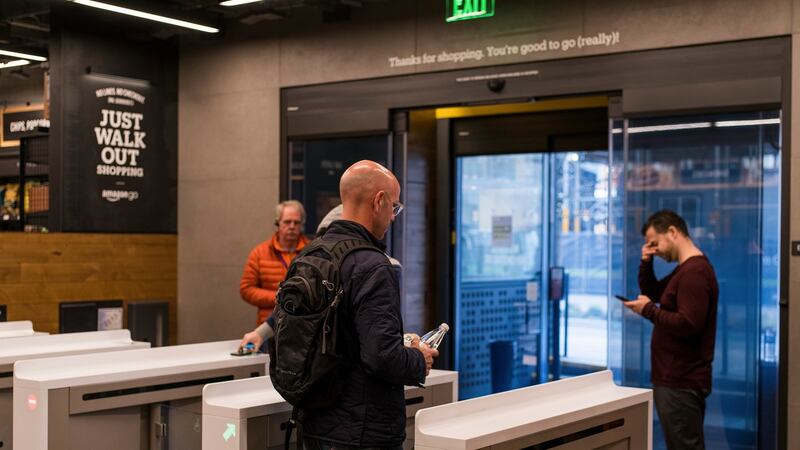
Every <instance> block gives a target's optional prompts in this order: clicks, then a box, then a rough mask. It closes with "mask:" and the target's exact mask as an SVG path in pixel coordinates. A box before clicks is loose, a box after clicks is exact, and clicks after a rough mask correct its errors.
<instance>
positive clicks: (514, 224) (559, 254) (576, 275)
mask: <svg viewBox="0 0 800 450" xmlns="http://www.w3.org/2000/svg"><path fill="white" fill-rule="evenodd" d="M456 170H457V175H456V180H457V185H456V202H457V211H456V214H457V219H458V220H457V229H456V237H457V238H456V322H457V326H456V327H455V332H456V342H457V348H456V362H457V369H458V371H459V391H460V397H461V398H462V399H466V398H472V397H476V396H481V395H486V394H490V393H494V392H500V391H504V390H508V389H514V388H518V387H523V386H529V385H532V384H537V383H541V382H545V381H551V380H554V379H558V378H560V377H562V376H573V375H578V374H583V373H587V372H590V371H594V370H600V369H603V368H604V367H605V366H606V360H605V355H606V347H607V345H606V332H607V320H606V317H607V302H608V300H607V296H606V294H605V292H606V290H607V284H608V281H607V280H608V273H607V262H608V246H607V244H606V243H607V241H608V233H607V221H608V152H607V151H605V150H602V151H582V152H558V153H523V154H507V155H482V156H464V157H459V158H458V159H457V160H456Z"/></svg>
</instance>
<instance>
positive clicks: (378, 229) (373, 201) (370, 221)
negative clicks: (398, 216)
mask: <svg viewBox="0 0 800 450" xmlns="http://www.w3.org/2000/svg"><path fill="white" fill-rule="evenodd" d="M339 195H340V197H341V198H342V219H345V220H352V221H354V222H358V223H360V224H361V225H363V226H364V227H366V228H367V230H369V231H370V232H371V233H372V234H373V235H374V236H375V237H377V238H378V239H381V238H382V237H383V235H384V234H385V232H386V229H387V228H388V226H389V224H390V222H391V221H392V220H393V218H394V216H393V215H392V209H393V203H394V202H396V201H398V200H399V197H400V184H399V183H398V182H397V178H395V176H394V174H392V172H390V171H389V169H387V168H386V167H383V166H382V165H380V164H378V163H376V162H375V161H368V160H363V161H359V162H357V163H355V164H353V165H352V166H350V167H348V168H347V170H345V172H344V174H342V179H341V180H340V181H339Z"/></svg>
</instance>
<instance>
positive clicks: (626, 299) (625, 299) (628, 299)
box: [614, 295, 633, 302]
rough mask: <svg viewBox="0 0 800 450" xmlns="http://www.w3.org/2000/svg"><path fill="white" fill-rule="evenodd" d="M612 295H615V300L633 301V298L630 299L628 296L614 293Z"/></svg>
mask: <svg viewBox="0 0 800 450" xmlns="http://www.w3.org/2000/svg"><path fill="white" fill-rule="evenodd" d="M614 297H616V299H617V300H620V301H623V302H632V301H633V299H630V298H627V297H623V296H621V295H615V296H614Z"/></svg>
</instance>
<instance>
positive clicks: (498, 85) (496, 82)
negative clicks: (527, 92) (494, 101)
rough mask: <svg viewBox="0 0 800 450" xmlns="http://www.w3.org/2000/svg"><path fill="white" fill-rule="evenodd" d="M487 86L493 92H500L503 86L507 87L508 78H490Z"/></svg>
mask: <svg viewBox="0 0 800 450" xmlns="http://www.w3.org/2000/svg"><path fill="white" fill-rule="evenodd" d="M486 87H488V88H489V90H490V91H492V92H494V93H496V94H499V93H500V91H502V90H503V88H504V87H506V80H503V79H500V78H495V79H493V80H489V81H488V82H487V83H486Z"/></svg>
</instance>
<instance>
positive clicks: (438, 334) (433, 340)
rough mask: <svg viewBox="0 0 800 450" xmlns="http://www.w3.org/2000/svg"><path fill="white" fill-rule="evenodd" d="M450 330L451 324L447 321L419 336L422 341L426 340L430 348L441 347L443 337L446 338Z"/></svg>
mask: <svg viewBox="0 0 800 450" xmlns="http://www.w3.org/2000/svg"><path fill="white" fill-rule="evenodd" d="M448 331H450V326H449V325H447V324H446V323H443V324H441V325H439V327H438V328H435V329H433V330H431V331H428V332H427V333H425V335H423V336H422V337H421V338H419V341H420V342H424V343H425V344H427V345H428V347H430V348H439V344H441V343H442V339H444V335H445V334H447V332H448Z"/></svg>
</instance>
